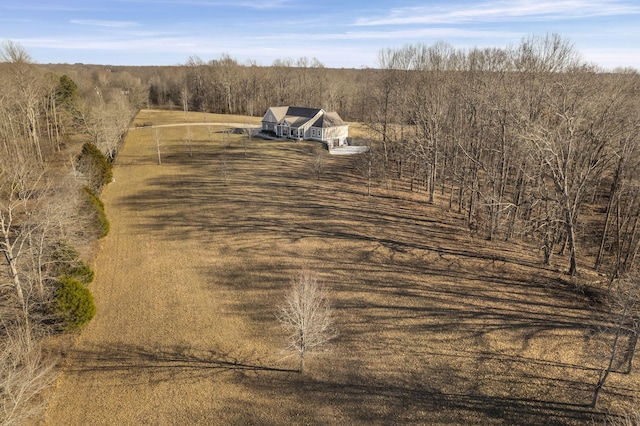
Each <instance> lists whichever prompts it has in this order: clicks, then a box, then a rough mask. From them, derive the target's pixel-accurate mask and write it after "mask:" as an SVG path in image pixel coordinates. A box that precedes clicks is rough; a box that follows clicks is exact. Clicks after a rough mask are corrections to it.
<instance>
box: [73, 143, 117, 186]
mask: <svg viewBox="0 0 640 426" xmlns="http://www.w3.org/2000/svg"><path fill="white" fill-rule="evenodd" d="M77 167H78V170H79V171H80V172H82V173H83V174H84V175H85V176H86V177H87V179H88V180H89V186H90V187H91V188H92V189H93V191H95V192H100V189H101V188H102V187H103V186H104V185H106V184H107V183H109V182H111V179H112V178H113V172H112V170H111V162H110V161H109V159H108V158H107V157H106V156H105V155H104V154H103V153H102V151H100V150H99V149H98V147H97V146H95V145H94V144H92V143H91V142H85V143H84V145H82V151H81V152H80V155H78V161H77Z"/></svg>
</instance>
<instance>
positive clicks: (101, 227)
mask: <svg viewBox="0 0 640 426" xmlns="http://www.w3.org/2000/svg"><path fill="white" fill-rule="evenodd" d="M83 189H84V192H85V195H86V197H87V201H88V203H89V205H90V206H91V207H92V208H93V210H94V212H95V225H96V228H97V229H98V231H99V234H100V238H102V237H106V236H107V235H108V234H109V230H110V229H111V225H110V224H109V220H108V219H107V213H106V212H105V211H104V204H103V203H102V201H100V198H98V196H97V195H96V194H95V192H93V190H92V189H91V188H89V187H88V186H85V187H84V188H83Z"/></svg>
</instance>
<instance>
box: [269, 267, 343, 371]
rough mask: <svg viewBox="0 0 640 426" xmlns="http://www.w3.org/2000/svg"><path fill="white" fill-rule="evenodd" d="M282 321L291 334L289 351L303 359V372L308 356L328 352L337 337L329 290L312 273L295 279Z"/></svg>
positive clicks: (281, 313) (299, 368)
mask: <svg viewBox="0 0 640 426" xmlns="http://www.w3.org/2000/svg"><path fill="white" fill-rule="evenodd" d="M278 320H279V321H280V324H281V325H282V327H283V328H284V329H285V331H286V332H287V347H286V350H287V351H290V352H293V353H294V354H296V355H298V357H299V358H300V365H299V367H298V371H300V372H301V373H302V372H303V371H304V363H305V357H306V356H307V355H308V354H313V353H318V352H320V351H321V350H322V349H326V344H327V343H328V342H329V340H331V339H332V338H334V337H335V335H336V333H335V330H334V329H333V324H332V319H331V307H330V305H329V301H328V299H327V293H326V290H325V289H324V287H323V286H322V285H321V284H320V282H319V281H318V277H317V276H316V275H315V274H313V273H312V272H309V271H304V272H302V273H301V274H300V275H299V276H298V277H296V278H295V279H293V280H292V282H291V288H290V289H289V293H288V294H287V296H286V299H285V302H284V304H283V305H282V306H280V309H279V312H278Z"/></svg>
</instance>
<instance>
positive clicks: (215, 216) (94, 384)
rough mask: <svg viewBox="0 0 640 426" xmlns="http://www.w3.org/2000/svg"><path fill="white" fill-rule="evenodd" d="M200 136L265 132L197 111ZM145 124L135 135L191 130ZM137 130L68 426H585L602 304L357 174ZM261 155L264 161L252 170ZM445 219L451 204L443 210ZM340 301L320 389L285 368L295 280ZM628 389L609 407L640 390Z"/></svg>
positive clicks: (115, 201)
mask: <svg viewBox="0 0 640 426" xmlns="http://www.w3.org/2000/svg"><path fill="white" fill-rule="evenodd" d="M188 119H189V120H190V121H193V122H201V121H205V120H206V121H207V122H214V121H218V122H240V123H244V122H247V123H248V122H250V121H251V120H253V123H254V124H259V119H257V120H256V119H249V118H247V117H228V116H215V115H206V116H205V115H203V114H201V113H197V114H196V113H191V114H190V115H189V116H188ZM184 120H185V118H184V115H183V114H182V112H166V111H165V112H153V111H143V112H141V113H140V115H139V116H138V118H137V119H136V123H149V122H152V123H153V124H170V123H176V124H181V123H184ZM208 128H209V126H193V128H192V132H193V136H194V142H193V144H192V146H191V152H192V155H190V149H189V146H188V145H187V143H186V142H185V137H186V136H185V135H186V130H185V127H165V128H162V129H161V130H160V134H161V153H162V164H160V165H158V164H157V155H156V146H155V143H154V139H153V135H152V129H151V128H139V129H135V130H132V131H130V132H129V135H128V137H127V140H126V143H125V145H124V147H123V149H122V151H121V153H120V155H119V157H118V159H117V164H116V167H115V171H114V176H115V182H113V183H112V184H110V185H109V187H108V188H106V190H105V191H104V193H103V200H104V202H105V205H106V208H107V212H108V214H109V219H110V221H111V229H112V230H111V234H110V235H109V236H108V237H107V238H106V239H105V240H104V241H103V246H102V248H101V251H100V254H99V256H98V258H97V261H96V265H95V267H96V281H95V282H94V283H93V284H92V285H91V290H92V292H93V294H94V296H95V299H96V304H97V308H98V312H97V315H96V317H95V319H94V320H93V321H92V322H91V323H90V324H89V325H88V327H87V328H86V329H84V330H83V331H82V332H81V333H80V334H79V335H78V336H77V338H76V340H75V343H74V344H73V346H72V347H71V348H70V349H69V350H68V351H67V354H66V361H65V364H64V366H63V367H64V369H63V370H64V371H63V375H62V376H61V379H60V381H59V383H58V387H57V390H56V398H55V399H54V402H53V403H52V404H51V406H50V407H49V409H48V411H47V415H46V419H45V423H46V424H51V425H63V424H64V425H115V424H121V425H124V424H158V425H165V424H169V425H173V424H175V425H185V424H211V425H214V424H256V425H282V424H410V423H414V424H483V425H487V424H583V423H584V422H588V421H590V420H591V419H592V415H593V414H592V411H591V410H590V409H589V408H588V406H587V404H588V403H589V402H590V401H591V392H592V389H593V385H594V384H595V382H596V380H597V376H598V371H597V368H598V367H599V366H600V365H601V364H602V362H601V361H599V360H598V358H597V357H595V356H594V354H593V352H592V351H593V348H594V342H596V341H598V340H599V339H605V338H608V336H604V337H598V336H599V335H593V329H594V327H593V324H594V323H595V321H596V316H595V314H593V313H592V309H591V307H590V303H591V302H590V300H589V298H588V297H587V296H586V295H583V294H581V293H580V292H578V291H576V287H575V286H574V285H573V284H571V283H567V282H565V281H563V280H562V279H560V278H561V275H560V274H559V273H558V272H556V270H555V269H554V270H548V269H544V268H542V267H541V266H540V264H539V260H540V258H541V256H540V254H539V253H537V252H533V251H531V250H530V248H529V247H526V246H522V245H520V246H516V245H512V244H505V243H499V242H494V243H488V242H486V241H483V240H481V239H477V238H472V237H470V236H469V233H468V231H467V230H465V229H464V227H463V225H462V220H461V218H459V217H457V216H456V214H455V213H450V212H445V211H444V210H443V209H442V208H441V207H439V206H437V205H436V206H435V207H432V206H429V205H427V204H426V203H425V202H424V197H423V196H422V195H421V194H415V193H414V194H412V193H408V192H399V191H398V192H394V191H386V190H383V189H382V188H377V187H375V188H373V196H371V197H368V196H367V195H366V182H365V181H364V180H362V179H361V178H359V177H358V174H357V172H356V168H355V166H354V165H355V163H356V162H357V161H358V159H357V158H356V157H333V156H327V158H326V168H325V171H324V173H323V175H322V178H321V180H320V181H318V180H317V179H316V176H315V173H314V170H313V167H312V161H313V159H312V157H313V154H312V152H313V149H314V147H315V144H313V143H307V142H301V143H294V142H278V141H263V140H258V139H254V140H253V141H252V142H251V143H250V144H248V146H245V143H244V142H243V140H242V138H243V136H241V135H227V134H225V133H220V132H219V131H221V130H224V129H225V127H224V126H212V127H211V129H212V130H214V131H208ZM245 151H246V154H245ZM443 204H444V203H443ZM302 268H308V269H310V270H313V271H316V272H317V273H318V274H319V275H320V277H321V280H322V281H323V282H324V283H326V284H327V285H328V286H329V288H330V295H331V300H332V305H333V307H334V311H335V322H336V324H337V327H338V329H339V333H340V334H339V336H338V338H337V339H336V340H335V341H334V343H333V346H332V351H331V352H330V353H329V354H325V355H321V356H316V357H313V358H310V359H309V360H308V363H307V371H306V372H305V373H304V374H302V375H301V374H298V373H297V372H294V371H292V369H294V368H296V366H297V361H296V360H295V359H292V358H286V356H285V354H283V353H282V352H281V348H282V347H283V345H284V340H283V339H284V336H283V334H282V332H281V329H280V327H279V325H278V323H277V320H276V306H277V305H278V304H279V303H281V301H282V300H283V297H284V294H285V290H286V288H287V287H288V283H289V281H290V279H291V277H292V276H294V275H295V274H296V273H297V272H298V271H299V270H301V269H302ZM638 382H639V381H638V373H637V372H635V371H634V373H633V374H630V375H623V374H613V375H612V377H611V379H610V381H609V383H608V385H607V386H606V387H605V390H604V391H603V394H602V399H601V402H602V407H603V408H606V409H614V408H615V407H616V406H617V404H619V403H620V402H621V401H622V402H624V401H626V402H629V401H631V400H632V398H634V397H637V395H638V394H639V391H640V384H639V383H638Z"/></svg>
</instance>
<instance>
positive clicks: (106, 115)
mask: <svg viewBox="0 0 640 426" xmlns="http://www.w3.org/2000/svg"><path fill="white" fill-rule="evenodd" d="M377 59H378V67H377V68H372V69H330V68H326V67H324V66H323V65H322V63H320V61H318V60H317V59H315V58H313V59H309V58H299V59H291V58H284V59H279V60H276V61H274V63H273V64H272V65H271V66H258V65H256V64H255V63H251V62H250V63H246V64H241V63H239V62H238V61H237V60H235V59H233V58H232V57H231V56H230V55H228V54H224V55H222V56H221V57H220V58H218V59H211V60H208V61H205V60H203V59H201V58H199V57H190V58H188V59H187V60H186V62H185V63H184V64H180V65H175V66H110V65H88V64H38V63H37V62H36V61H35V60H34V59H32V58H31V57H30V55H29V54H28V52H27V51H26V50H25V49H24V48H23V47H22V46H21V45H19V44H17V43H13V42H6V43H4V44H3V45H2V47H1V48H0V252H1V253H2V257H1V258H0V259H1V261H2V263H3V265H2V268H1V269H0V321H1V322H0V329H1V330H0V332H1V336H0V341H1V342H2V349H1V350H0V357H1V359H0V381H1V382H4V383H5V385H4V386H2V387H0V393H1V394H0V405H2V408H3V411H2V412H3V414H2V415H4V416H5V419H2V421H1V422H0V423H2V424H14V423H19V422H20V421H24V420H25V419H27V418H29V417H31V416H34V415H37V413H38V411H37V410H38V409H40V408H42V406H43V404H44V403H46V401H45V399H44V398H43V396H42V394H43V392H42V391H43V390H44V389H46V388H47V387H48V386H50V384H51V383H52V381H53V380H54V377H55V374H54V372H55V362H56V354H49V353H44V352H43V351H42V349H41V341H42V339H43V338H45V337H47V336H50V335H52V334H59V333H65V332H69V331H70V330H73V329H75V328H79V327H81V326H82V324H84V322H85V321H84V320H83V318H84V319H86V320H89V319H90V317H91V316H92V315H93V314H92V313H91V308H90V306H88V305H90V304H91V303H90V299H91V296H90V293H88V290H86V288H85V287H84V286H83V285H80V286H78V285H77V284H73V285H70V284H69V281H74V282H76V283H77V282H78V281H79V282H80V283H81V284H82V282H83V280H85V281H84V282H85V283H86V280H89V279H92V272H91V271H90V268H89V266H88V265H89V264H90V263H91V259H92V258H93V257H94V256H95V253H96V251H97V250H98V241H99V239H100V238H101V237H103V236H104V235H105V234H106V233H107V232H108V224H105V223H104V222H105V220H104V217H103V215H104V212H101V211H100V201H99V195H100V191H101V188H102V187H103V185H105V184H108V182H109V181H110V174H109V173H110V171H109V170H110V167H111V163H113V162H114V161H115V162H117V154H118V149H119V146H120V144H121V142H122V140H123V137H124V135H125V134H126V132H127V130H128V128H129V125H130V122H131V120H132V119H133V117H134V116H135V115H136V113H137V112H138V111H139V110H141V109H145V108H157V109H169V110H172V109H175V110H184V111H185V112H187V111H191V112H193V111H199V112H203V113H205V112H216V113H228V114H241V115H249V116H256V117H258V116H262V115H263V114H264V112H265V111H266V110H267V108H269V107H270V106H274V105H299V106H309V107H318V108H323V109H325V110H327V111H337V112H338V113H339V114H340V115H341V117H342V118H343V119H344V120H346V121H350V122H358V123H362V124H363V125H365V126H366V127H367V129H368V137H366V138H359V139H353V140H351V143H353V144H364V145H367V146H368V147H369V148H370V151H369V153H368V154H366V155H363V156H361V157H360V158H359V160H358V162H357V165H356V166H357V171H358V173H359V174H360V176H361V178H362V181H363V183H364V184H367V185H368V186H369V188H371V185H372V184H376V185H380V186H382V187H384V188H387V189H393V190H398V191H407V192H411V193H419V194H421V195H422V197H423V199H424V203H428V204H434V205H438V206H440V207H441V208H442V209H443V210H445V211H450V212H455V213H456V214H460V215H462V216H463V217H464V220H465V224H466V226H467V227H468V229H469V233H470V235H472V236H474V237H475V238H479V239H484V240H487V241H498V240H500V241H503V242H504V241H508V242H512V243H513V244H514V245H517V244H528V245H529V246H530V247H534V248H535V250H537V254H538V256H539V261H540V264H541V265H544V266H551V265H561V269H562V271H561V272H562V273H563V274H564V275H565V276H566V279H567V280H569V281H571V282H573V283H574V285H575V287H576V289H577V290H576V291H581V292H583V293H585V292H587V293H589V294H592V295H593V299H594V306H596V308H594V309H598V310H600V311H604V312H606V313H607V315H609V316H608V318H609V320H608V321H609V322H610V323H611V324H614V326H615V328H616V330H617V331H616V334H615V336H616V339H615V341H614V343H613V344H612V347H611V351H610V353H609V359H610V361H611V362H610V363H609V365H608V367H607V368H604V369H603V371H602V373H601V379H600V381H599V383H598V386H597V388H596V391H595V394H594V402H593V405H594V406H595V405H596V402H597V396H598V392H599V390H600V389H601V388H602V387H603V386H604V384H605V382H606V379H607V376H608V374H609V373H610V372H611V370H612V365H613V360H614V359H616V358H617V357H620V356H621V355H620V352H621V351H623V349H622V348H620V347H619V345H618V337H619V336H622V335H624V336H630V341H631V342H632V343H631V344H630V345H629V348H626V349H624V350H625V351H627V353H628V354H630V355H628V357H630V359H631V360H632V359H633V355H634V354H635V351H636V345H637V340H638V335H639V334H640V284H639V282H640V278H639V276H638V273H637V269H638V258H637V255H638V251H639V250H640V176H639V175H638V174H637V172H636V171H637V169H638V166H639V165H640V164H639V163H640V152H639V147H638V134H639V130H640V75H639V74H638V72H637V70H634V69H617V70H613V71H611V70H603V69H600V68H598V67H597V66H595V65H593V64H588V63H586V62H584V61H583V60H582V59H581V58H580V55H579V52H577V51H576V50H575V49H574V48H573V46H572V45H571V43H570V42H569V41H568V40H566V39H564V38H562V37H561V36H559V35H556V34H553V35H547V36H530V37H527V38H524V39H523V40H522V41H521V43H520V44H519V45H517V46H513V47H508V48H498V47H496V48H482V49H481V48H474V49H456V48H454V47H453V46H451V45H449V44H447V43H445V42H438V43H435V44H433V45H428V46H427V45H423V44H419V43H418V44H414V45H406V46H403V47H399V48H384V49H381V50H380V52H379V55H378V58H377ZM105 227H107V229H105ZM89 275H90V278H87V276H89ZM594 277H595V278H594ZM70 286H71V287H73V286H75V287H73V288H74V289H75V290H74V291H73V292H72V293H73V294H72V295H71V296H69V297H71V298H72V299H73V301H71V302H69V301H67V302H68V303H67V304H66V305H65V303H64V300H63V299H64V297H65V296H64V294H63V293H64V291H67V292H70V290H68V288H69V287H70ZM83 304H85V305H87V306H88V307H87V306H85V307H84V308H82V306H81V305H83ZM69 305H72V307H71V308H70V307H69ZM65 306H66V307H65ZM83 309H84V310H83ZM629 365H630V366H631V361H630V362H629Z"/></svg>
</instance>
